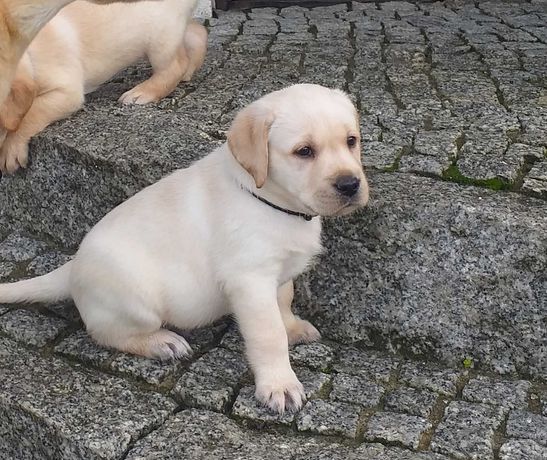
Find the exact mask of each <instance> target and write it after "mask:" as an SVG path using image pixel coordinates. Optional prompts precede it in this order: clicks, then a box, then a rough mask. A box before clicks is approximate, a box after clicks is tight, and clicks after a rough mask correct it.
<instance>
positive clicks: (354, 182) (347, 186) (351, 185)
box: [333, 176, 361, 198]
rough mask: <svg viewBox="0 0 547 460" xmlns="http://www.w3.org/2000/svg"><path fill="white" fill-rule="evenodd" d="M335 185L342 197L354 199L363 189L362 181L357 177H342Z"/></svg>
mask: <svg viewBox="0 0 547 460" xmlns="http://www.w3.org/2000/svg"><path fill="white" fill-rule="evenodd" d="M333 185H334V188H335V189H336V190H337V192H338V193H339V194H340V195H342V196H344V197H347V198H353V197H354V196H355V195H356V194H357V192H358V191H359V188H360V187H361V179H359V178H358V177H355V176H340V177H338V178H337V179H336V182H335V183H334V184H333Z"/></svg>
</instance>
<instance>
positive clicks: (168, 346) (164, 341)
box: [146, 329, 193, 361]
mask: <svg viewBox="0 0 547 460" xmlns="http://www.w3.org/2000/svg"><path fill="white" fill-rule="evenodd" d="M192 353H193V351H192V348H191V347H190V344H189V343H188V342H187V341H186V339H185V338H184V337H182V336H180V335H178V334H176V333H175V332H172V331H169V330H167V329H160V330H159V331H157V332H155V333H154V334H152V335H151V336H150V337H149V338H148V350H147V353H146V354H147V355H148V356H149V357H150V358H156V359H159V360H161V361H172V360H176V359H181V358H187V357H189V356H191V355H192Z"/></svg>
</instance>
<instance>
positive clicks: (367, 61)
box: [198, 0, 547, 198]
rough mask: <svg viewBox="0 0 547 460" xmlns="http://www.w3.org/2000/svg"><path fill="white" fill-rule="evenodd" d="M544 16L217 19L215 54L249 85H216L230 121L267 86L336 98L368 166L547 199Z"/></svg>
mask: <svg viewBox="0 0 547 460" xmlns="http://www.w3.org/2000/svg"><path fill="white" fill-rule="evenodd" d="M546 15H547V6H546V3H545V2H544V1H542V0H539V1H534V0H532V1H531V2H520V3H506V2H501V1H492V2H477V1H453V2H450V1H446V2H435V3H419V4H412V3H408V2H400V1H397V2H388V3H381V4H374V3H352V4H351V5H350V6H349V8H348V6H347V5H345V4H343V5H336V6H332V7H327V8H316V9H313V10H311V11H308V10H303V9H301V8H298V7H293V8H285V9H283V10H281V11H280V12H278V10H275V9H262V10H255V11H253V12H251V13H248V14H244V13H224V14H222V15H221V16H220V18H219V19H213V20H211V21H210V23H211V26H212V27H211V38H212V41H213V43H214V45H213V49H212V53H214V55H215V56H216V55H218V60H219V63H218V64H219V66H222V65H224V66H238V67H239V66H240V67H241V69H242V70H241V78H242V79H243V80H252V86H251V87H250V88H248V90H247V92H244V93H243V94H239V93H238V94H237V95H236V97H234V94H232V92H231V91H230V89H231V88H233V85H234V84H236V85H237V83H236V82H234V81H233V78H230V79H229V80H228V81H224V82H218V83H219V84H220V85H221V88H223V89H225V94H224V96H222V97H227V98H230V101H231V102H230V104H231V105H232V106H233V108H234V110H236V109H239V108H240V107H241V106H242V105H244V104H246V103H248V102H250V101H251V100H252V99H254V98H255V97H256V96H258V95H260V94H262V93H263V92H267V91H269V90H270V89H271V88H270V87H268V86H269V85H271V82H272V81H273V82H276V83H277V82H279V81H281V82H283V83H286V84H290V83H291V82H295V81H297V80H298V81H309V82H314V83H320V84H325V85H327V86H334V87H340V88H345V89H346V90H347V91H349V92H350V93H351V94H352V95H353V96H354V98H355V102H356V103H357V106H358V107H359V109H360V112H361V114H362V123H361V124H362V129H363V135H364V139H365V141H366V142H365V144H364V146H363V152H364V162H365V165H367V166H368V167H370V168H378V169H382V170H390V171H391V170H398V171H403V172H414V173H417V174H422V175H427V176H434V177H442V178H444V179H446V180H452V181H456V182H460V183H470V184H477V185H485V186H488V187H491V188H495V189H511V190H520V191H522V192H524V193H527V194H531V195H534V196H538V197H542V198H547V153H546V149H545V147H546V146H547V130H546V129H545V127H546V126H547V89H546V88H547V86H546V78H547V45H546V42H547V27H546V24H547V16H546ZM249 54H255V55H257V56H259V58H257V59H256V60H254V61H253V63H252V64H250V63H249V62H248V60H247V56H248V55H249ZM223 59H225V60H223ZM241 59H243V60H244V62H241ZM288 63H290V65H288ZM263 82H267V83H266V87H263V86H262V84H263ZM198 91H199V89H198ZM232 114H233V113H232V112H230V113H223V114H219V115H220V117H221V120H225V121H226V122H229V121H230V120H231V118H232ZM212 134H213V135H214V134H216V133H212Z"/></svg>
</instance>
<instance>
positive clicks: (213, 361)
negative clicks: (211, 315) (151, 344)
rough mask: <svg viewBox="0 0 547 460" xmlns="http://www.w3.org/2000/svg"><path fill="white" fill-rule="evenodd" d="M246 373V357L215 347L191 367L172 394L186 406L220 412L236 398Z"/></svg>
mask: <svg viewBox="0 0 547 460" xmlns="http://www.w3.org/2000/svg"><path fill="white" fill-rule="evenodd" d="M246 372H247V364H246V362H245V357H244V356H243V355H241V354H239V353H234V352H232V351H229V350H225V349H223V348H216V349H214V350H212V351H210V352H208V353H206V354H205V355H203V356H202V357H201V358H200V359H198V360H197V361H196V362H195V363H193V364H192V365H190V367H189V369H188V371H187V372H185V373H184V374H183V376H182V377H181V378H180V379H179V381H178V382H177V384H176V385H175V388H174V389H173V394H174V395H175V397H178V398H180V399H181V400H182V401H184V403H185V404H187V405H190V406H194V407H200V408H205V409H210V410H215V411H219V412H220V411H222V410H224V409H225V408H226V407H227V405H228V404H229V403H231V402H232V400H233V399H234V398H235V396H236V387H237V386H238V385H239V382H240V381H241V379H242V377H243V376H244V374H245V373H246Z"/></svg>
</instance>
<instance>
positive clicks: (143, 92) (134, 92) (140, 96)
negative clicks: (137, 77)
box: [119, 83, 161, 105]
mask: <svg viewBox="0 0 547 460" xmlns="http://www.w3.org/2000/svg"><path fill="white" fill-rule="evenodd" d="M160 99H161V97H160V96H158V94H157V93H156V92H155V91H153V90H152V89H151V88H150V85H144V84H142V83H141V84H140V85H137V86H135V87H134V88H133V89H130V90H129V91H127V92H125V93H123V94H122V96H121V97H120V99H119V102H121V103H122V104H124V105H129V104H139V105H144V104H150V103H151V102H157V101H159V100H160Z"/></svg>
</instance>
